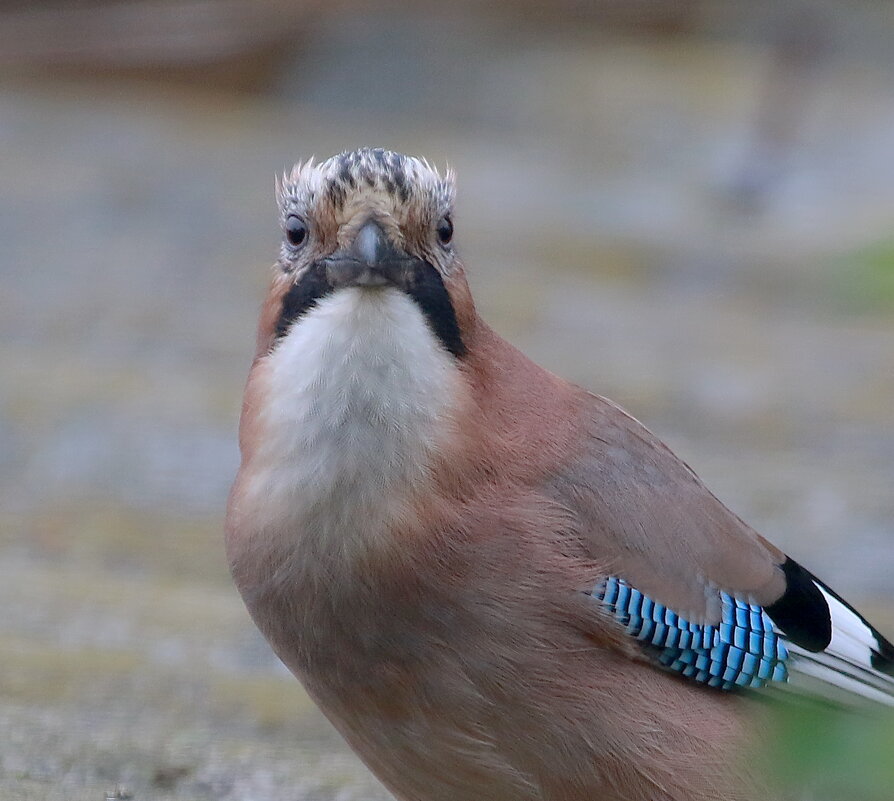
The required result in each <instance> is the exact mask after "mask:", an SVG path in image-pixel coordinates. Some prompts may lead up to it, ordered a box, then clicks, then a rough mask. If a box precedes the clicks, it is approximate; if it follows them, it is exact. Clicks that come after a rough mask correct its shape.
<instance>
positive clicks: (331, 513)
mask: <svg viewBox="0 0 894 801" xmlns="http://www.w3.org/2000/svg"><path fill="white" fill-rule="evenodd" d="M455 186H456V181H455V176H454V174H453V172H452V171H450V170H446V171H444V172H443V174H442V172H441V171H439V170H438V169H436V168H435V167H433V166H432V165H430V164H429V162H428V161H427V160H425V159H423V158H418V157H413V156H407V155H403V154H399V153H396V152H392V151H388V150H384V149H381V148H362V149H359V150H352V151H345V152H343V153H340V154H338V155H335V156H332V157H331V158H328V159H327V160H324V161H321V162H316V161H314V160H313V159H311V160H309V161H306V162H303V163H299V164H297V165H296V166H295V167H294V168H293V169H292V170H291V171H289V172H287V173H286V174H284V175H283V176H282V179H281V180H278V181H277V188H276V195H277V201H278V209H279V218H280V224H281V228H282V241H281V245H280V253H279V258H278V261H277V262H276V264H275V265H274V268H273V278H272V281H271V284H270V289H269V292H268V293H267V295H266V299H265V301H264V303H263V307H262V310H261V315H260V322H259V325H258V333H257V341H256V348H255V352H254V358H253V362H252V366H251V369H250V372H249V377H248V381H247V384H246V388H245V395H244V403H243V409H242V416H241V421H240V430H239V442H240V450H241V465H240V468H239V471H238V474H237V477H236V480H235V483H234V485H233V488H232V491H231V494H230V497H229V502H228V508H227V518H226V526H225V528H226V549H227V557H228V562H229V566H230V570H231V573H232V576H233V578H234V581H235V584H236V586H237V587H238V589H239V591H240V593H241V595H242V597H243V599H244V602H245V604H246V606H247V609H248V611H249V613H250V615H251V617H252V619H253V620H254V622H255V624H256V625H257V627H258V628H259V629H260V631H261V632H262V633H263V635H264V636H265V637H266V639H267V640H268V641H269V643H270V645H271V646H272V649H273V651H274V652H275V654H276V655H277V656H278V657H279V659H280V660H281V661H282V662H283V663H284V664H285V665H286V666H287V667H288V668H289V669H290V670H291V672H292V673H294V675H295V676H296V677H297V678H298V679H299V680H300V681H301V683H302V684H303V685H304V687H305V689H306V691H307V693H308V694H309V696H310V697H311V698H312V699H313V700H314V702H315V703H316V704H317V705H318V706H319V707H320V709H321V710H322V711H323V713H324V714H325V716H326V717H327V718H328V719H329V720H330V721H331V722H332V724H333V725H334V726H335V728H336V729H337V730H338V731H339V732H340V733H341V735H342V736H343V737H344V739H345V740H346V741H347V743H348V744H349V745H350V746H351V748H353V750H354V751H356V753H357V754H358V755H359V756H360V758H361V759H362V760H363V761H364V762H365V764H366V765H367V766H368V767H369V768H370V770H371V771H372V772H373V773H374V774H375V775H376V776H377V777H378V779H379V780H380V781H381V782H382V783H383V784H384V785H385V787H386V788H387V789H388V790H389V791H390V792H391V793H393V794H394V796H395V797H396V798H398V799H401V801H447V800H448V799H449V800H450V801H473V800H474V801H585V800H586V801H593V800H594V799H600V801H622V799H623V801H684V800H685V801H709V800H710V801H717V799H724V801H752V800H753V799H756V798H761V799H762V800H765V799H768V798H774V797H776V796H774V795H772V792H773V791H772V788H771V789H768V779H767V778H766V777H765V776H764V775H763V773H762V771H761V768H760V765H758V764H755V761H754V760H748V759H745V758H744V757H743V754H744V753H745V751H744V749H746V748H747V747H748V744H749V743H751V742H753V740H754V738H755V736H756V733H757V736H759V732H760V731H761V726H762V725H765V721H764V716H765V714H766V713H765V710H766V708H767V704H761V703H758V700H759V699H760V698H762V697H765V698H781V699H785V698H791V699H793V700H794V699H800V698H820V699H828V700H829V701H830V702H832V703H836V704H837V703H849V702H854V703H857V704H863V703H865V704H867V705H869V706H873V707H879V708H881V707H882V706H884V705H892V704H894V646H892V645H891V643H890V642H888V641H887V640H886V639H885V638H884V637H883V636H882V635H881V634H880V633H879V631H878V630H877V629H875V628H874V627H873V626H872V625H870V623H869V622H868V621H867V620H866V619H865V618H864V617H863V616H862V615H860V614H859V613H858V612H857V611H856V610H855V609H854V608H853V607H852V606H851V605H849V604H848V603H847V602H846V601H845V600H844V599H843V598H842V597H841V596H839V595H838V594H837V593H836V592H835V591H833V590H832V589H831V588H830V587H829V586H828V585H827V584H825V583H823V582H822V581H821V580H819V579H818V578H816V577H815V576H814V575H813V574H812V573H810V572H809V571H808V570H807V569H806V568H805V567H802V566H801V565H800V564H799V563H798V562H796V561H795V560H793V559H792V558H790V557H788V556H787V555H786V554H785V553H783V552H782V551H781V550H779V549H778V548H777V547H775V546H774V545H772V544H771V543H770V542H768V541H767V540H766V539H764V538H763V537H762V536H761V535H759V534H758V533H757V532H755V531H754V530H753V529H752V528H750V527H749V526H748V525H747V524H746V523H745V522H743V521H742V520H741V519H740V518H739V517H737V516H736V515H735V514H734V513H733V512H731V511H730V510H729V509H728V508H726V507H725V506H724V505H723V503H721V501H720V500H718V499H717V497H715V496H714V495H713V494H712V493H711V492H710V491H709V490H708V489H707V488H706V487H705V485H704V484H703V483H702V482H701V480H700V479H699V478H698V477H697V475H696V474H695V473H694V472H693V470H692V469H691V468H690V467H689V466H688V465H687V464H685V463H684V462H683V461H682V460H681V459H680V458H678V457H677V456H676V455H675V454H674V453H673V452H672V451H671V450H670V449H669V448H668V447H667V446H666V445H665V444H663V443H662V442H661V440H659V439H658V438H657V437H656V436H655V435H654V434H652V433H651V431H649V430H648V429H647V428H646V427H645V426H643V425H642V424H641V423H640V422H638V421H637V420H636V419H635V418H633V417H632V416H630V415H629V414H627V413H626V412H625V411H623V410H622V409H621V408H620V407H618V406H617V405H615V404H614V403H612V402H611V401H609V400H607V399H605V398H603V397H600V396H598V395H596V394H593V393H591V392H589V391H587V390H586V389H583V388H581V387H579V386H576V385H574V384H572V383H569V382H567V381H565V380H563V379H561V378H560V377H558V376H556V375H554V374H552V373H551V372H549V371H547V370H546V369H544V368H542V367H540V366H538V365H537V364H535V363H534V362H533V361H531V360H529V359H528V358H527V357H526V356H524V355H523V354H522V353H521V352H520V351H519V350H517V349H516V348H515V347H514V346H513V345H511V344H510V343H509V342H507V341H506V340H504V339H503V338H502V337H500V336H499V335H498V334H497V333H496V332H495V331H494V330H493V329H492V328H491V327H489V326H488V325H487V324H486V323H485V322H484V320H483V319H482V318H481V317H480V316H479V314H478V312H477V311H476V307H475V303H474V301H473V298H472V294H471V291H470V289H469V284H468V282H467V279H466V276H465V266H464V264H463V262H462V259H461V257H460V255H459V252H458V249H457V243H456V240H455V230H454V217H455V213H454V206H455V194H456V190H455Z"/></svg>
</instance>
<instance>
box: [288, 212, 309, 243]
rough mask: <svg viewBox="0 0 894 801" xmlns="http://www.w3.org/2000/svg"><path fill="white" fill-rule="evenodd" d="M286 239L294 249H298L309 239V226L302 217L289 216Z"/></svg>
mask: <svg viewBox="0 0 894 801" xmlns="http://www.w3.org/2000/svg"><path fill="white" fill-rule="evenodd" d="M286 239H288V240H289V244H290V245H291V246H292V247H293V248H297V247H298V246H299V245H301V244H303V243H304V240H305V239H307V225H306V224H305V222H304V220H302V219H301V218H300V217H296V216H295V215H294V214H292V215H289V218H288V219H287V220H286Z"/></svg>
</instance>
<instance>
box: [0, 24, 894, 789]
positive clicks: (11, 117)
mask: <svg viewBox="0 0 894 801" xmlns="http://www.w3.org/2000/svg"><path fill="white" fill-rule="evenodd" d="M367 21H368V20H367ZM387 23H388V20H387V19H385V20H384V21H383V22H382V21H380V26H381V27H380V28H378V29H376V28H373V27H370V26H366V27H364V25H363V21H362V20H361V21H360V22H357V23H355V25H356V26H357V30H354V29H353V28H351V31H353V33H351V31H348V33H345V32H344V30H342V29H339V30H338V31H335V30H333V31H330V32H329V33H328V34H327V35H328V36H329V37H330V39H329V40H326V39H325V38H324V39H323V40H322V43H321V44H319V45H318V50H315V51H314V52H313V53H312V54H311V55H312V56H313V57H312V58H310V61H309V63H310V64H312V65H313V66H312V71H311V74H310V75H307V74H306V73H302V72H301V68H300V65H299V64H297V63H296V66H295V69H294V71H293V72H289V73H288V74H287V75H285V76H284V77H283V80H282V85H281V86H280V87H279V88H278V90H277V92H275V93H274V94H273V95H271V96H269V97H267V98H252V97H242V98H234V97H227V96H222V95H219V94H215V95H203V94H202V93H200V92H184V91H180V90H177V91H175V90H173V89H171V88H169V87H157V86H156V87H153V86H141V85H134V84H127V83H123V84H120V85H119V84H114V83H104V84H102V85H98V84H95V85H90V84H83V83H66V84H46V83H45V84H39V85H38V84H31V85H17V86H13V85H6V86H3V87H0V163H2V164H3V165H4V167H3V181H2V182H0V241H2V242H3V248H2V252H0V277H2V285H3V290H2V292H0V375H2V380H0V609H2V610H3V614H2V615H0V662H2V666H3V667H2V670H0V733H2V734H0V738H2V743H0V799H35V801H36V799H42V800H43V801H46V800H52V801H55V799H60V800H61V799H77V800H78V801H80V799H94V800H95V801H102V799H104V798H106V797H115V793H116V792H117V794H118V797H121V798H124V797H133V798H136V799H174V798H177V799H225V800H227V801H229V800H230V799H232V801H250V800H251V801H254V800H255V799H257V801H262V800H263V801H266V800H267V799H273V798H275V799H283V801H304V800H305V799H308V800H311V799H312V800H314V801H329V800H330V799H331V800H332V801H349V800H351V801H353V799H358V801H359V800H360V799H368V800H369V801H374V799H378V798H387V794H386V793H385V791H384V790H383V789H382V788H380V787H379V786H378V785H377V784H376V782H375V781H374V780H373V779H372V778H371V777H370V776H369V774H368V773H367V772H366V771H365V769H364V768H363V767H362V765H360V763H359V761H358V760H356V758H355V757H353V756H352V755H351V754H350V753H349V752H348V751H347V749H346V748H345V747H344V746H343V745H342V743H341V741H340V739H339V738H338V736H337V735H336V734H335V733H334V732H333V731H332V729H331V727H329V725H328V724H327V723H326V722H325V720H324V719H323V718H322V716H321V715H320V713H319V712H317V711H316V710H315V709H314V707H313V705H312V704H311V703H310V702H309V701H308V699H307V698H306V696H305V695H304V694H303V692H302V691H301V690H300V688H299V687H298V685H297V683H296V682H295V681H294V680H293V679H291V677H289V676H288V675H287V673H286V672H285V670H284V669H283V668H282V666H280V665H279V664H278V663H277V661H276V660H275V658H274V657H273V656H272V654H271V653H270V652H269V650H268V649H267V647H266V645H265V644H264V643H263V641H262V640H261V638H260V636H259V635H258V634H257V633H256V632H255V630H254V628H253V626H252V625H251V622H250V620H249V619H248V616H247V614H246V613H245V611H244V610H243V608H242V606H241V602H240V600H239V598H238V596H237V594H236V592H235V590H234V589H233V588H232V586H231V585H230V582H229V578H228V576H227V574H226V567H225V563H224V557H223V552H222V543H221V533H220V529H221V522H222V513H223V507H224V504H225V498H226V492H227V489H228V486H229V482H230V481H231V480H232V476H233V474H234V472H235V469H236V465H237V460H238V454H237V450H236V436H235V429H236V422H237V416H238V406H239V395H240V392H241V383H242V381H243V378H244V374H245V370H246V368H247V363H248V358H249V356H250V352H251V347H252V338H253V329H254V324H255V316H256V312H257V308H258V304H259V302H260V298H261V293H262V292H263V287H264V284H265V281H266V278H267V274H268V273H267V270H268V267H267V265H268V264H269V263H270V262H271V261H272V258H273V255H274V253H275V252H276V248H277V237H278V234H277V229H276V217H275V214H274V210H273V201H272V176H273V175H274V173H276V172H278V171H280V170H282V168H283V167H285V166H287V165H288V164H289V163H290V162H291V161H292V160H294V159H297V158H299V157H306V156H308V155H310V154H312V153H316V154H317V155H320V156H323V155H328V154H330V153H332V152H335V151H337V150H339V149H341V148H344V147H349V146H357V145H359V144H385V145H388V146H391V147H394V148H396V149H405V150H408V151H411V152H416V153H422V154H426V155H428V156H429V157H431V158H433V159H434V160H435V161H437V162H439V163H443V162H444V161H445V160H449V161H450V163H451V165H452V166H453V167H454V168H455V169H456V170H457V172H458V173H459V177H460V200H459V204H460V205H459V212H458V215H457V217H458V219H457V232H458V234H457V236H458V240H459V241H460V242H461V243H462V244H461V247H462V249H463V252H464V254H465V256H466V261H467V262H468V265H469V271H470V274H471V280H472V284H473V288H474V290H475V292H476V297H477V299H478V303H479V306H480V308H481V310H482V312H483V314H484V316H485V317H486V318H487V319H488V320H490V321H491V322H492V323H493V324H494V325H495V326H496V327H497V328H498V329H499V330H500V331H501V332H502V333H504V334H505V335H506V336H507V337H509V338H510V339H511V340H512V341H514V342H516V343H517V344H518V345H519V346H521V347H522V348H523V349H524V350H525V351H526V352H528V353H529V354H530V355H531V356H533V357H534V358H536V359H537V360H538V361H540V362H541V363H543V364H545V365H547V366H549V367H550V368H551V369H553V370H555V371H556V372H558V373H560V374H562V375H565V376H568V377H569V378H571V379H573V380H575V381H578V382H580V383H582V384H584V385H585V386H587V387H589V388H591V389H593V390H594V391H597V392H599V393H600V394H605V395H608V396H610V397H612V398H613V399H615V400H617V401H619V402H620V403H622V405H624V406H625V407H626V408H628V409H629V410H630V411H631V412H632V413H633V414H635V415H636V416H637V417H638V418H640V419H641V420H643V421H644V422H645V423H646V424H647V425H649V426H650V427H651V428H652V429H653V430H655V431H656V432H657V433H659V434H660V435H661V436H662V437H663V438H665V439H666V440H667V441H668V442H669V443H670V444H671V445H672V446H673V447H674V448H675V449H676V450H677V451H678V452H679V453H680V454H681V455H682V456H683V457H684V458H686V460H687V461H688V462H689V463H690V464H691V465H692V466H693V467H694V468H695V469H696V470H697V472H699V473H700V475H702V477H703V478H704V479H705V480H706V481H707V483H708V484H709V486H711V487H712V488H713V489H714V490H715V491H716V492H717V494H718V495H719V496H720V497H721V498H722V499H724V500H725V501H726V502H727V503H728V504H730V505H731V506H732V508H733V509H734V510H735V511H737V512H738V513H739V514H741V515H742V516H743V517H744V518H745V519H747V520H748V521H749V522H751V523H753V524H754V525H755V526H756V527H758V528H759V529H760V530H761V531H762V532H763V533H764V534H766V535H767V536H769V537H770V538H771V539H773V540H774V541H776V542H778V543H779V544H780V545H782V546H784V547H785V548H786V549H787V550H788V551H789V552H790V553H792V555H794V556H795V557H796V558H798V559H799V560H800V561H802V562H804V563H805V564H807V565H809V566H810V567H811V568H812V569H813V570H814V571H815V572H817V573H818V574H820V575H821V576H824V577H826V578H827V579H828V580H829V581H830V583H832V584H833V586H835V587H836V588H837V589H839V590H840V591H841V592H842V593H843V594H845V595H846V596H848V597H849V598H852V599H853V600H854V601H856V602H858V603H859V604H860V605H862V607H863V608H865V609H866V610H867V611H871V612H872V613H873V614H874V617H875V618H876V619H877V620H878V621H879V624H880V626H881V627H882V628H883V629H884V630H885V631H886V632H887V633H888V634H894V612H892V609H894V581H892V578H891V577H892V575H894V493H892V491H891V487H892V485H894V292H890V291H889V290H886V289H885V286H886V285H884V283H882V284H880V285H879V286H876V285H874V284H873V283H872V281H874V280H880V279H878V276H877V275H876V274H875V273H871V272H867V270H866V268H865V263H864V257H863V255H862V254H863V253H864V252H865V250H866V249H867V248H873V247H876V246H878V245H879V244H880V243H881V246H883V247H884V246H885V243H888V246H890V241H891V239H890V231H891V227H890V224H891V221H892V220H894V183H892V182H891V181H890V176H891V175H894V163H892V162H894V148H891V147H889V146H888V143H889V142H890V141H892V138H894V112H892V109H894V82H892V81H891V80H890V78H891V75H890V71H888V69H887V67H886V66H875V67H873V66H872V65H867V64H866V63H861V62H854V61H848V60H846V59H839V60H837V61H833V62H832V63H830V64H829V65H827V67H826V68H825V71H824V73H823V75H822V79H821V80H819V83H818V86H817V88H816V91H815V92H814V93H813V100H812V102H811V105H810V106H809V108H808V109H807V110H805V112H804V118H805V119H804V124H803V130H802V132H801V134H800V136H801V139H800V142H799V146H798V148H797V149H796V151H794V152H793V153H792V154H790V157H789V158H788V161H787V163H786V164H785V166H784V169H782V170H781V173H780V177H779V179H778V181H776V182H775V184H774V186H773V188H772V189H771V190H769V191H768V193H767V194H766V196H765V197H764V199H763V200H762V206H761V207H760V208H749V209H748V210H743V209H742V208H740V206H739V205H737V203H738V202H737V200H736V190H735V187H736V181H737V180H738V178H737V176H739V175H740V174H741V172H742V170H747V169H748V168H749V167H748V165H749V164H750V162H749V160H748V158H747V157H746V155H743V154H747V152H748V150H749V147H748V141H749V136H750V135H751V134H750V130H751V129H750V127H749V126H750V122H749V120H750V118H751V117H750V115H752V113H753V108H754V97H755V95H756V94H758V93H759V91H760V85H761V80H762V76H763V75H764V68H765V65H766V59H765V54H764V53H763V52H762V51H761V50H760V49H759V48H757V47H756V46H751V45H747V44H742V43H738V44H733V43H730V42H726V43H725V44H718V43H716V42H715V43H711V44H706V43H705V42H703V41H698V42H697V41H694V40H685V39H684V40H671V41H670V42H667V41H664V42H661V43H640V44H637V43H636V42H634V41H630V40H626V39H624V40H619V41H614V40H611V39H608V38H600V39H598V40H597V38H595V37H594V38H593V40H592V41H590V40H586V41H585V40H583V39H582V38H580V37H573V36H568V35H564V36H563V37H559V36H558V35H555V36H552V37H543V36H541V37H539V38H538V37H536V36H535V35H533V34H532V38H531V40H530V41H529V42H528V45H531V44H532V42H536V43H537V52H536V53H534V52H533V51H530V50H525V49H524V48H523V47H520V46H518V45H517V44H510V43H508V42H504V41H503V40H501V39H500V37H499V32H498V31H497V30H492V29H491V28H489V27H487V25H483V26H480V27H478V28H476V29H475V32H474V37H477V38H474V37H473V38H472V39H470V40H468V41H469V42H470V43H469V44H468V48H469V49H470V52H471V51H474V52H475V53H477V54H478V55H476V56H475V59H472V60H470V61H469V62H468V63H465V64H464V65H462V66H454V67H453V68H452V69H453V70H454V71H453V72H452V73H448V74H447V76H446V77H444V75H443V73H442V72H441V71H438V70H437V69H436V67H437V65H438V64H440V63H441V60H442V59H445V58H446V56H447V55H448V54H447V53H446V52H445V51H444V46H443V44H442V42H443V41H444V39H445V37H440V36H434V35H431V34H428V35H429V37H430V41H429V40H427V39H426V40H424V41H429V45H426V46H421V47H420V52H419V53H417V54H416V57H418V58H419V59H422V60H424V61H425V59H427V61H425V63H426V64H427V65H428V66H429V67H430V69H429V71H428V72H425V73H424V74H425V75H427V76H428V79H429V80H431V81H433V82H434V84H435V85H434V88H433V89H432V91H434V92H436V93H437V92H438V91H439V90H440V89H441V88H443V89H444V95H443V96H442V99H443V100H444V106H443V108H440V107H439V106H438V104H437V103H432V102H430V101H429V100H428V99H427V98H424V99H420V98H419V97H415V99H414V96H407V97H406V98H405V104H406V105H405V106H401V105H400V104H395V105H392V106H388V105H387V104H385V105H383V104H382V103H384V100H382V102H380V103H378V104H377V102H376V98H375V96H374V94H372V95H371V94H370V93H374V90H376V87H367V86H366V85H365V84H363V83H362V82H361V85H360V86H359V87H355V88H353V89H352V88H351V85H350V82H349V81H347V79H346V78H345V75H347V74H350V66H351V63H352V62H351V61H350V59H351V58H353V57H356V56H352V55H351V53H350V52H349V48H348V47H347V45H346V44H345V42H346V41H349V40H350V37H351V36H361V35H365V36H367V37H368V39H367V40H365V41H367V47H366V50H364V51H363V52H364V53H365V54H366V56H365V57H366V58H367V59H369V60H371V63H372V64H373V66H374V67H377V68H379V69H384V68H385V67H387V66H388V64H390V63H391V62H389V61H388V59H389V58H390V57H391V56H390V51H389V49H388V48H387V47H386V46H385V45H383V42H384V43H386V44H387V42H388V41H389V40H388V35H389V33H388V31H389V29H388V25H387ZM413 24H414V23H413V22H412V20H410V21H409V22H406V23H405V26H406V30H410V31H412V29H413ZM451 24H452V25H460V23H457V22H455V21H454V22H453V23H451ZM402 30H404V29H402ZM451 30H455V31H456V30H459V29H454V28H451ZM364 31H365V33H364ZM370 31H372V32H371V33H370ZM392 34H393V31H392ZM471 35H472V34H471V33H470V36H471ZM446 38H449V37H446ZM326 41H329V42H330V43H331V44H332V47H329V48H327V47H325V46H324V45H325V44H326ZM485 45H489V46H490V50H488V49H487V47H485ZM439 47H440V48H441V49H440V50H439ZM340 57H341V58H343V59H346V61H339V58H340ZM476 59H477V60H476ZM338 65H341V66H340V67H339V66H338ZM337 67H338V68H337ZM302 76H303V77H302ZM485 78H486V80H485ZM473 79H474V80H473ZM448 80H449V81H452V82H454V83H455V82H459V83H461V84H462V83H463V82H465V84H464V85H465V86H467V87H468V90H467V91H466V93H465V94H462V93H461V92H460V90H458V89H455V88H451V87H450V86H446V84H445V85H444V86H443V87H442V85H441V84H439V83H438V81H448ZM327 81H328V84H327ZM327 86H328V87H329V92H328V93H327ZM351 91H355V92H356V93H357V95H358V97H357V98H354V101H356V102H354V105H353V106H352V98H351V96H350V93H351ZM378 91H379V92H380V93H381V95H382V97H384V98H385V99H387V92H386V90H385V89H383V88H382V87H381V86H380V87H378ZM451 92H452V93H453V94H451ZM361 94H362V100H363V102H362V103H361V102H360V100H359V99H358V98H360V95H361ZM332 97H337V98H339V102H333V101H332ZM510 97H511V98H513V100H512V102H510V100H509V99H507V98H510ZM296 98H297V100H296ZM423 100H424V102H423ZM460 100H463V102H462V103H461V102H460ZM392 102H394V101H393V99H392ZM414 104H415V105H414ZM403 107H406V108H410V109H412V108H421V109H423V111H425V114H419V115H414V114H412V113H406V114H401V113H400V112H399V108H403ZM351 108H354V109H355V110H354V111H351ZM358 109H359V110H358ZM460 111H462V114H460V113H459V112H460ZM743 165H744V166H743ZM881 280H886V279H881ZM886 291H888V292H889V294H885V293H886Z"/></svg>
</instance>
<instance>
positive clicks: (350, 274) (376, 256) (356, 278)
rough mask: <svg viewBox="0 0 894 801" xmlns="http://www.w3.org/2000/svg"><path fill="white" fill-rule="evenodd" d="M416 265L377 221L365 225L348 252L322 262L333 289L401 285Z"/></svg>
mask: <svg viewBox="0 0 894 801" xmlns="http://www.w3.org/2000/svg"><path fill="white" fill-rule="evenodd" d="M417 262H418V259H414V258H412V257H411V256H408V255H407V254H406V253H403V252H402V251H400V250H398V249H397V248H396V247H395V246H394V245H393V244H392V243H391V240H390V239H389V238H388V236H387V235H386V234H385V232H384V231H383V230H382V227H381V226H380V225H379V224H378V223H377V222H376V221H375V220H369V221H367V222H365V223H364V224H363V227H362V228H361V229H360V230H359V231H358V232H357V236H356V237H354V241H353V243H351V247H350V248H348V250H347V251H342V252H339V253H333V254H332V255H331V256H330V257H329V258H327V259H324V260H323V263H324V264H325V266H326V278H327V279H328V281H329V283H330V284H331V285H332V286H333V287H339V286H384V285H385V284H389V283H391V284H400V283H402V281H403V280H404V277H405V275H406V271H407V270H408V269H411V268H412V267H413V266H414V265H415V264H416V263H417Z"/></svg>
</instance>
